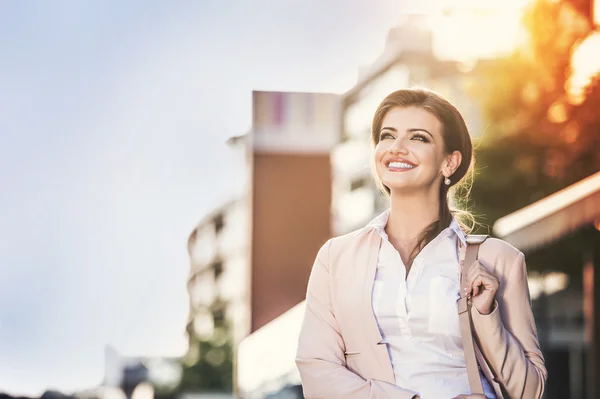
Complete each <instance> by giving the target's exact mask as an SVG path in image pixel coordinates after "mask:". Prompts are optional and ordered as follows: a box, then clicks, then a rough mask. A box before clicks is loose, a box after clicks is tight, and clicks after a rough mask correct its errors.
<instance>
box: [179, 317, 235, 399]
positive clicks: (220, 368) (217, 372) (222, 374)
mask: <svg viewBox="0 0 600 399" xmlns="http://www.w3.org/2000/svg"><path fill="white" fill-rule="evenodd" d="M195 342H196V344H197V345H196V346H195V349H196V350H198V355H199V360H198V362H196V363H195V364H194V365H192V366H184V369H183V374H182V378H181V383H180V385H179V391H180V392H232V390H233V345H232V341H231V337H230V336H229V334H228V333H227V331H226V330H222V329H216V330H215V334H214V335H213V337H211V339H195Z"/></svg>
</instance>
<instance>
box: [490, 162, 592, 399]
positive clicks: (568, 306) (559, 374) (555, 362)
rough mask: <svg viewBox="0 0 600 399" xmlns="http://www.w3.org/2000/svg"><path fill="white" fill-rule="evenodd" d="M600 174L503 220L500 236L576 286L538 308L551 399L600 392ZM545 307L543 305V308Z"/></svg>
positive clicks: (499, 223) (548, 298)
mask: <svg viewBox="0 0 600 399" xmlns="http://www.w3.org/2000/svg"><path fill="white" fill-rule="evenodd" d="M599 230H600V172H598V173H595V174H594V175H592V176H589V177H587V178H585V179H583V180H581V181H579V182H577V183H575V184H573V185H572V186H569V187H567V188H565V189H563V190H560V191H558V192H556V193H554V194H552V195H550V196H548V197H546V198H544V199H542V200H540V201H538V202H535V203H533V204H531V205H529V206H527V207H525V208H522V209H520V210H518V211H516V212H514V213H512V214H510V215H507V216H505V217H503V218H501V219H499V220H498V221H497V222H496V223H495V224H494V233H495V234H496V235H497V236H499V237H501V238H503V239H504V240H506V241H508V242H509V243H511V244H513V245H515V246H516V247H518V248H519V249H520V250H522V251H523V252H524V253H525V254H526V255H527V259H528V264H529V263H541V264H544V268H545V269H546V270H548V271H552V272H562V273H568V274H569V275H570V276H571V278H572V280H573V282H574V284H572V285H573V287H569V289H567V290H565V291H562V292H557V293H555V294H553V295H548V296H544V295H542V296H540V297H539V298H538V299H537V302H538V303H535V302H534V304H533V305H534V310H535V311H536V321H537V324H538V331H540V333H541V335H540V344H541V345H542V349H543V350H544V355H545V356H546V363H547V367H548V372H549V375H554V376H555V377H553V378H549V380H548V387H547V389H546V393H547V397H548V398H566V397H571V398H586V399H587V398H589V399H591V398H596V397H598V392H600V384H599V382H598V378H597V376H598V370H600V311H599V309H600V289H599V287H600V277H599V276H600V233H599ZM540 302H541V303H540Z"/></svg>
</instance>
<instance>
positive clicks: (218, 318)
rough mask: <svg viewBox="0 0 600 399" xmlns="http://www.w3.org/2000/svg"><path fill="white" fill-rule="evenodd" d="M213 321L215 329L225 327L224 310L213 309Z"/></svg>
mask: <svg viewBox="0 0 600 399" xmlns="http://www.w3.org/2000/svg"><path fill="white" fill-rule="evenodd" d="M213 320H214V326H215V327H223V326H224V325H225V309H224V308H222V307H221V308H217V309H214V310H213Z"/></svg>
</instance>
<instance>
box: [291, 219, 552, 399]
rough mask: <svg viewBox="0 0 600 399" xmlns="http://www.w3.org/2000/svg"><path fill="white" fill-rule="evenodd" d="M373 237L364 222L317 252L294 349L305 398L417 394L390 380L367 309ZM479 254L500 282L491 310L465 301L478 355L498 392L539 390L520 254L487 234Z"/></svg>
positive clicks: (526, 394)
mask: <svg viewBox="0 0 600 399" xmlns="http://www.w3.org/2000/svg"><path fill="white" fill-rule="evenodd" d="M380 244H381V236H380V235H379V234H378V232H377V231H376V229H375V228H371V227H369V226H368V227H365V228H363V229H361V230H358V231H356V232H353V233H350V234H347V235H345V236H342V237H337V238H333V239H330V240H329V241H327V243H325V245H323V247H322V248H321V249H320V251H319V253H318V255H317V258H316V260H315V263H314V266H313V268H312V272H311V275H310V279H309V282H308V290H307V294H306V313H305V315H304V321H303V324H302V329H301V332H300V339H299V342H298V350H297V356H296V365H297V366H298V369H299V371H300V377H301V379H302V387H303V390H304V396H305V397H306V398H327V399H330V398H349V399H353V398H354V399H362V398H364V399H366V398H369V399H374V398H398V399H411V398H413V397H414V396H415V395H417V394H418V392H413V391H410V390H407V389H403V388H402V387H397V386H396V385H395V384H394V382H395V377H394V372H393V370H392V365H391V361H390V358H389V355H388V350H387V347H386V345H385V343H381V341H382V337H381V334H380V332H379V327H378V325H377V321H376V319H375V316H374V314H373V310H372V305H371V293H372V289H373V283H374V279H375V271H376V269H377V259H378V254H379V247H380ZM479 260H480V262H481V263H482V264H483V265H484V266H486V267H487V268H488V269H489V270H490V271H491V272H492V273H494V274H495V275H496V277H498V278H499V279H500V288H499V291H498V292H497V294H496V301H497V303H496V309H495V310H494V311H493V312H492V313H490V314H489V315H481V314H479V313H478V312H477V310H476V309H475V308H473V309H472V320H473V335H474V337H475V340H476V343H477V345H476V354H477V359H478V363H479V365H480V367H481V369H482V370H483V372H484V374H485V375H486V377H487V379H488V380H489V381H490V383H491V384H492V386H493V387H494V390H495V391H496V395H497V397H498V398H503V399H507V398H511V399H512V398H524V399H537V398H541V396H542V393H543V391H544V384H545V382H546V376H547V372H546V368H545V366H544V358H543V355H542V353H541V351H540V347H539V342H538V338H537V331H536V327H535V322H534V319H533V313H532V311H531V302H530V297H529V289H528V286H527V274H526V270H525V258H524V256H523V254H522V253H521V252H519V251H518V250H517V249H515V248H514V247H512V246H510V245H509V244H507V243H506V242H504V241H501V240H498V239H494V238H489V239H488V240H487V241H485V243H483V244H482V245H481V247H480V250H479ZM484 359H485V360H484ZM500 385H502V386H503V387H504V389H505V392H506V394H504V395H503V392H502V390H501V388H500Z"/></svg>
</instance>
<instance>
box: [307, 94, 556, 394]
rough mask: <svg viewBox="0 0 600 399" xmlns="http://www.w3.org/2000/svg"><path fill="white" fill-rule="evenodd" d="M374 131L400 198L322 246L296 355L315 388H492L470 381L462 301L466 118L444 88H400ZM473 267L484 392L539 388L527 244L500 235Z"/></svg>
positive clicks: (377, 152) (386, 185)
mask: <svg viewBox="0 0 600 399" xmlns="http://www.w3.org/2000/svg"><path fill="white" fill-rule="evenodd" d="M372 141H373V144H374V159H373V160H374V172H375V175H376V180H377V183H378V184H379V185H380V187H382V189H383V190H384V191H385V192H386V193H387V194H389V197H390V204H391V206H390V209H389V210H388V211H386V212H385V213H383V214H382V215H380V216H379V217H377V218H376V219H375V220H373V221H372V222H371V223H370V224H369V225H367V226H366V227H364V228H362V229H360V230H358V231H355V232H352V233H350V234H347V235H345V236H342V237H337V238H333V239H330V240H329V241H328V242H327V243H325V245H324V246H323V247H322V248H321V250H320V251H319V253H318V255H317V259H316V261H315V264H314V266H313V269H312V272H311V276H310V280H309V283H308V291H307V296H306V313H305V316H304V322H303V325H302V330H301V333H300V339H299V345H298V352H297V357H296V364H297V366H298V369H299V371H300V376H301V378H302V385H303V389H304V395H305V397H306V398H356V399H359V398H399V399H404V398H406V399H411V398H412V399H414V398H420V399H450V398H483V397H484V396H482V395H477V394H471V390H470V388H469V381H468V378H467V369H466V362H465V355H464V351H463V346H462V341H461V330H460V326H459V322H458V320H459V316H458V313H457V307H456V300H457V298H458V297H459V290H460V289H461V288H460V283H459V281H460V273H461V261H460V259H462V255H464V248H465V246H466V235H465V233H464V230H466V229H465V228H464V227H462V228H461V227H460V225H459V223H458V221H457V219H455V217H454V213H456V212H454V213H453V212H452V211H450V208H449V204H448V201H449V198H448V197H449V192H448V190H449V189H450V188H451V187H452V186H454V185H456V184H457V183H459V182H460V181H461V179H463V178H464V177H465V176H466V175H467V173H468V172H469V170H470V168H471V163H472V162H471V161H472V156H473V147H472V144H471V139H470V136H469V132H468V130H467V127H466V125H465V122H464V120H463V118H462V116H461V115H460V113H459V112H458V111H457V110H456V108H455V107H454V106H453V105H452V104H450V103H449V102H448V101H447V100H445V99H444V98H442V97H441V96H439V95H438V94H435V93H433V92H430V91H426V90H420V89H418V90H414V89H410V90H399V91H396V92H394V93H392V94H390V95H389V96H388V97H386V98H385V99H384V100H383V102H382V103H381V104H380V105H379V107H378V109H377V111H376V113H375V117H374V119H373V125H372ZM457 216H458V215H457ZM465 277H466V279H465V281H466V284H465V287H463V289H464V290H465V292H466V293H467V294H468V295H470V296H471V298H472V308H471V320H472V330H473V337H474V339H475V343H476V350H477V352H478V354H479V355H480V356H478V363H479V369H480V371H479V372H480V374H481V378H482V383H483V388H484V393H485V397H487V398H505V399H507V398H525V399H530V398H540V397H541V396H542V393H543V390H544V384H545V381H546V369H545V366H544V358H543V356H542V353H541V351H540V348H539V343H538V338H537V333H536V328H535V323H534V319H533V314H532V311H531V305H530V299H529V291H528V287H527V274H526V268H525V261H524V256H523V254H522V253H521V252H519V251H518V250H517V249H515V248H514V247H512V246H510V245H509V244H507V243H505V242H503V241H501V240H497V239H492V238H490V239H488V240H486V241H485V242H484V243H483V244H481V246H480V249H479V257H478V261H476V262H474V263H473V264H472V265H471V267H470V268H469V271H468V275H466V276H465ZM476 375H477V374H476V373H475V376H476Z"/></svg>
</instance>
